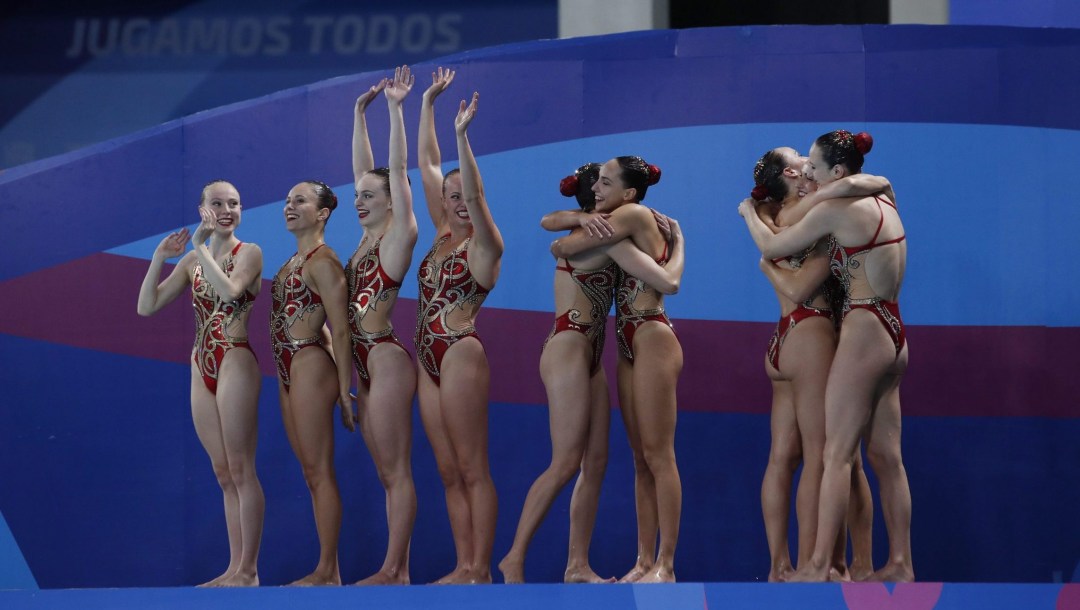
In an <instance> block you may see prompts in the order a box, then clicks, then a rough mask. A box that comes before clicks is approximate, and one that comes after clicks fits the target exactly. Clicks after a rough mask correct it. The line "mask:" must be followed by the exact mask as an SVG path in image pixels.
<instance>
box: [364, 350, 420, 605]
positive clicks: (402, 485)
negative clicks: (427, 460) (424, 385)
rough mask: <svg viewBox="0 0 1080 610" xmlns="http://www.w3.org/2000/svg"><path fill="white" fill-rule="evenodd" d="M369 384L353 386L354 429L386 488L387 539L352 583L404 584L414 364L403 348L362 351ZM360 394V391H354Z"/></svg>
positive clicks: (412, 503) (410, 516)
mask: <svg viewBox="0 0 1080 610" xmlns="http://www.w3.org/2000/svg"><path fill="white" fill-rule="evenodd" d="M368 367H369V369H370V371H371V389H370V391H368V390H367V388H363V386H362V384H361V387H360V388H358V389H357V390H358V397H359V398H360V400H358V404H359V409H360V430H361V432H363V434H364V441H365V442H366V443H367V446H368V451H370V452H371V456H372V459H373V460H374V462H375V469H376V470H377V471H378V473H379V480H380V481H381V482H382V485H383V489H385V490H386V519H387V529H388V530H389V541H388V543H387V546H386V558H385V559H384V560H383V565H382V568H380V569H379V571H378V572H376V573H375V574H373V575H371V576H369V577H367V578H365V579H363V580H361V581H359V582H358V583H356V584H358V585H391V584H396V585H407V584H409V540H410V539H411V538H412V530H413V523H414V522H415V520H416V488H415V486H414V485H413V478H412V465H411V454H412V398H413V395H414V394H415V393H416V367H415V366H413V364H412V360H410V359H409V355H408V353H406V352H405V351H404V350H402V349H401V348H400V347H398V346H397V345H394V344H390V343H384V344H381V345H376V346H375V347H374V348H373V349H372V351H371V355H370V356H369V357H368ZM359 394H362V396H359Z"/></svg>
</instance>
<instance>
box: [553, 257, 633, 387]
mask: <svg viewBox="0 0 1080 610" xmlns="http://www.w3.org/2000/svg"><path fill="white" fill-rule="evenodd" d="M562 261H563V265H556V266H555V270H556V271H565V272H567V273H569V274H570V277H571V278H572V279H573V280H574V283H575V284H577V287H578V290H580V291H581V292H582V294H584V295H585V297H586V298H587V299H588V300H589V318H588V319H587V320H584V321H582V319H581V318H582V312H581V311H580V310H578V309H574V308H570V309H568V310H566V311H565V312H563V313H562V315H560V316H559V317H557V318H555V327H554V328H552V329H551V334H549V335H548V337H547V339H545V340H544V345H545V346H546V345H547V342H548V341H550V340H551V338H552V337H554V336H555V335H557V334H559V333H561V332H563V331H567V330H572V331H575V332H579V333H581V334H583V335H585V336H586V337H587V338H588V339H589V341H590V342H591V343H592V365H591V367H590V369H589V374H590V375H593V374H595V373H596V371H598V370H599V369H600V356H601V355H602V354H603V352H604V336H605V334H606V333H605V327H606V326H607V314H608V312H609V311H611V303H612V301H614V299H615V281H616V278H617V275H618V269H619V266H618V265H616V264H615V263H614V262H611V263H608V265H607V266H606V267H604V268H602V269H593V270H591V271H582V270H580V269H574V268H573V266H571V265H570V261H568V260H566V259H562Z"/></svg>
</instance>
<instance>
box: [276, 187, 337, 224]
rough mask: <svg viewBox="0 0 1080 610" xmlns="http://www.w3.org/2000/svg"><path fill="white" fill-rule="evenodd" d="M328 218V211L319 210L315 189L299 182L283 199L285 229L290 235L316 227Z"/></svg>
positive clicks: (324, 209)
mask: <svg viewBox="0 0 1080 610" xmlns="http://www.w3.org/2000/svg"><path fill="white" fill-rule="evenodd" d="M329 217H330V210H329V209H327V208H320V207H319V204H318V196H317V195H316V194H315V189H314V188H313V187H312V186H311V184H310V183H308V182H301V183H300V184H297V185H296V186H294V187H293V188H292V190H290V191H289V196H288V197H286V198H285V228H286V229H288V230H289V231H290V232H292V233H296V232H298V231H303V230H305V229H311V228H314V227H318V226H319V225H321V224H323V223H325V222H326V219H327V218H329Z"/></svg>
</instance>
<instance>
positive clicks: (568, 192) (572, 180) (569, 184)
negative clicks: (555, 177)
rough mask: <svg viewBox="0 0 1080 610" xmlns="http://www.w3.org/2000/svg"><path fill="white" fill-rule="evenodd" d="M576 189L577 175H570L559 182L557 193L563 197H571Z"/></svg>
mask: <svg viewBox="0 0 1080 610" xmlns="http://www.w3.org/2000/svg"><path fill="white" fill-rule="evenodd" d="M577 189H578V177H577V174H571V175H569V176H567V177H565V178H563V179H562V180H560V181H559V192H560V193H562V195H563V197H573V196H574V195H576V194H577Z"/></svg>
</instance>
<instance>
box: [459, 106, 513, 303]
mask: <svg viewBox="0 0 1080 610" xmlns="http://www.w3.org/2000/svg"><path fill="white" fill-rule="evenodd" d="M479 103H480V94H479V93H473V96H472V101H470V102H469V104H468V105H467V106H466V105H465V100H461V104H460V105H459V106H458V113H457V117H456V118H455V119H454V133H455V134H456V135H457V149H458V163H459V164H460V165H459V167H460V168H461V195H462V197H464V198H465V209H466V210H468V211H469V219H470V220H471V222H472V228H473V234H472V242H471V243H470V244H469V248H470V250H472V249H475V251H476V252H477V253H478V254H480V255H481V256H482V257H483V258H484V259H486V262H487V264H488V265H491V266H492V268H493V269H494V274H495V276H497V275H498V264H499V260H500V259H501V258H502V254H503V238H502V234H501V233H499V227H497V226H496V225H495V219H494V218H492V217H491V210H490V209H489V208H488V204H487V197H486V196H485V195H484V181H483V179H481V178H480V167H479V166H477V164H476V157H475V156H473V151H472V146H471V145H470V144H469V125H470V124H471V123H472V120H473V118H475V117H476V111H477V109H478V108H479ZM494 283H495V277H492V278H491V283H489V284H487V285H488V286H492V285H494Z"/></svg>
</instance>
